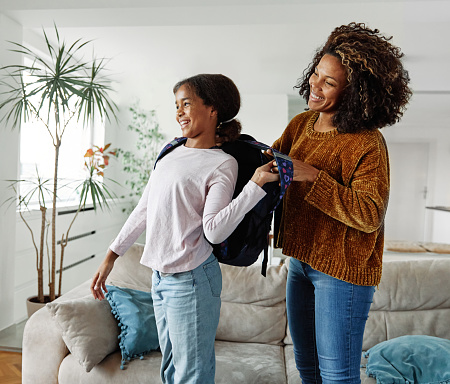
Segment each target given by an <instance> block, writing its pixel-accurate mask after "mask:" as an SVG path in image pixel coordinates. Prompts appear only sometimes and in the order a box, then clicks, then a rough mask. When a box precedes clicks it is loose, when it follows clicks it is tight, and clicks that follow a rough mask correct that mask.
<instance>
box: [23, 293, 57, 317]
mask: <svg viewBox="0 0 450 384" xmlns="http://www.w3.org/2000/svg"><path fill="white" fill-rule="evenodd" d="M50 301H51V300H50V297H49V296H48V295H45V296H44V302H43V303H40V302H39V301H38V300H37V296H31V297H29V298H28V299H27V313H28V318H30V317H31V315H32V314H33V313H34V312H36V311H39V310H40V309H41V308H42V307H44V306H45V304H47V303H50Z"/></svg>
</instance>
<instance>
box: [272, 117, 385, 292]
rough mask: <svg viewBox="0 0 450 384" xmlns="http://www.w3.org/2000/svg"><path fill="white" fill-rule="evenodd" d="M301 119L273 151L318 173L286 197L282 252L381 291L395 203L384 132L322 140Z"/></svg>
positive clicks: (335, 134) (294, 121)
mask: <svg viewBox="0 0 450 384" xmlns="http://www.w3.org/2000/svg"><path fill="white" fill-rule="evenodd" d="M318 116H319V114H318V113H316V112H313V111H308V112H304V113H301V114H299V115H297V116H296V117H294V118H293V119H292V121H291V122H290V123H289V125H288V126H287V128H286V129H285V131H284V132H283V134H282V136H281V137H280V138H279V139H278V140H277V141H276V142H275V143H274V145H273V146H274V148H276V149H278V150H280V151H281V152H283V153H286V154H289V156H291V157H292V158H294V159H299V160H302V161H304V162H306V163H308V164H311V165H313V166H314V167H315V168H317V169H319V170H320V172H319V175H318V177H317V179H316V180H315V181H314V182H313V183H310V182H293V183H292V184H291V186H290V187H289V189H288V191H287V192H286V195H285V199H284V204H283V217H282V221H281V225H280V233H279V234H278V237H277V242H276V243H277V246H278V247H281V248H282V249H283V254H285V255H288V256H292V257H295V258H297V259H299V260H301V261H303V262H305V263H307V264H309V265H310V266H311V267H312V268H314V269H316V270H318V271H320V272H323V273H326V274H328V275H330V276H333V277H335V278H337V279H340V280H344V281H347V282H350V283H353V284H357V285H378V283H379V282H380V278H381V268H382V256H383V247H384V216H385V212H386V208H387V203H388V198H389V159H388V153H387V148H386V142H385V141H384V138H383V136H382V134H381V133H380V131H379V130H374V131H364V132H360V133H339V132H338V131H337V130H333V131H330V132H316V131H314V128H313V124H314V122H315V121H316V119H317V118H318Z"/></svg>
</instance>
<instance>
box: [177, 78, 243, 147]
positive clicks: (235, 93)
mask: <svg viewBox="0 0 450 384" xmlns="http://www.w3.org/2000/svg"><path fill="white" fill-rule="evenodd" d="M182 85H187V86H188V87H189V88H190V90H191V91H194V92H195V94H196V95H197V96H198V97H200V98H201V99H202V100H203V103H204V104H205V105H207V106H212V107H214V108H215V109H216V110H217V123H218V127H217V133H218V134H219V136H221V137H226V138H227V141H233V140H236V139H237V138H238V137H239V135H240V132H241V123H240V122H239V120H237V119H235V118H234V117H235V116H236V115H237V114H238V112H239V109H240V108H241V95H240V94H239V90H238V89H237V87H236V85H235V84H234V82H233V81H232V80H231V79H230V78H228V77H226V76H224V75H220V74H200V75H196V76H192V77H189V78H187V79H184V80H181V81H179V82H178V83H176V84H175V86H174V87H173V93H176V92H177V91H178V89H180V87H181V86H182ZM229 120H231V121H229Z"/></svg>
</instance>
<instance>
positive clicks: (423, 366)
mask: <svg viewBox="0 0 450 384" xmlns="http://www.w3.org/2000/svg"><path fill="white" fill-rule="evenodd" d="M365 356H366V357H368V360H367V369H366V372H367V374H368V375H369V376H371V377H375V378H376V379H377V382H378V383H383V382H389V383H405V382H410V383H443V382H450V340H446V339H440V338H438V337H432V336H423V335H414V336H411V335H407V336H401V337H397V338H395V339H392V340H388V341H384V342H382V343H380V344H377V345H376V346H374V347H372V348H371V349H369V350H368V351H367V352H366V354H365Z"/></svg>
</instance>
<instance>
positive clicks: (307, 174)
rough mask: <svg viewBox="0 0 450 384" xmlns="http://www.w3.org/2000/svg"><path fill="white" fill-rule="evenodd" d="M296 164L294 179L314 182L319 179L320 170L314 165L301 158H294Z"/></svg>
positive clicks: (293, 162)
mask: <svg viewBox="0 0 450 384" xmlns="http://www.w3.org/2000/svg"><path fill="white" fill-rule="evenodd" d="M292 164H293V165H294V181H310V182H314V181H315V180H316V179H317V175H318V174H319V172H320V171H319V170H318V169H317V168H314V167H313V166H312V165H310V164H308V163H305V162H303V161H301V160H295V159H292Z"/></svg>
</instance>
